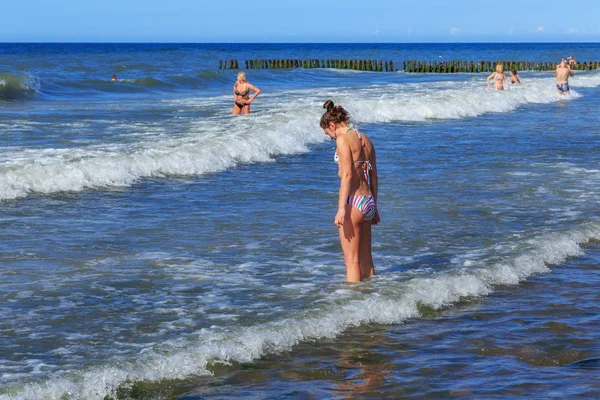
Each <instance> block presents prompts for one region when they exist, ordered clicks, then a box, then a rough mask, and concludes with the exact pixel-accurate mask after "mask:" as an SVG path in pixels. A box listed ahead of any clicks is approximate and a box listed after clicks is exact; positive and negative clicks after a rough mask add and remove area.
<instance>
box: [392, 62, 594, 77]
mask: <svg viewBox="0 0 600 400" xmlns="http://www.w3.org/2000/svg"><path fill="white" fill-rule="evenodd" d="M498 64H502V65H503V66H504V70H505V71H508V70H511V69H516V70H517V71H554V70H555V69H556V66H557V65H558V64H559V63H556V62H533V61H463V60H451V61H419V60H410V61H404V62H403V63H402V67H403V70H404V72H420V73H440V74H449V73H471V72H472V73H475V72H494V71H495V70H496V65H498ZM599 67H600V62H598V61H593V62H592V61H585V62H580V63H577V64H575V65H572V66H571V69H573V70H580V71H582V70H593V69H597V68H599Z"/></svg>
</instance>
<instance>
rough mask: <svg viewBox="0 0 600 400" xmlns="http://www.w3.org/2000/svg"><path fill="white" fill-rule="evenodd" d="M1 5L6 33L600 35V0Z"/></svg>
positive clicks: (299, 37)
mask: <svg viewBox="0 0 600 400" xmlns="http://www.w3.org/2000/svg"><path fill="white" fill-rule="evenodd" d="M0 4H1V5H2V7H1V9H2V14H3V17H2V23H1V24H0V42H198V43H204V42H227V43H231V42H236V43H248V42H325V43H330V42H358V43H361V42H367V43H381V42H394V43H397V42H400V43H411V42H600V23H599V22H598V21H599V17H600V0H572V1H567V0H560V1H559V0H515V1H512V2H509V1H507V2H500V1H498V0H495V1H491V0H479V1H475V0H420V1H419V0H416V1H415V0H410V1H406V0H371V1H369V0H345V1H341V0H340V1H338V0H318V1H317V0H297V1H289V0H248V1H220V0H213V1H207V0H170V1H164V0H160V1H159V0H120V1H117V0H103V1H101V2H100V1H97V0H55V1H49V0H0ZM511 4H512V5H511Z"/></svg>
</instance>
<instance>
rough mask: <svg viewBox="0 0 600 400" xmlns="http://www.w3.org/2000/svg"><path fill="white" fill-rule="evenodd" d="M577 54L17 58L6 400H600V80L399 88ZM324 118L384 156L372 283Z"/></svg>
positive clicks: (2, 135)
mask: <svg viewBox="0 0 600 400" xmlns="http://www.w3.org/2000/svg"><path fill="white" fill-rule="evenodd" d="M569 55H574V57H575V59H576V60H578V61H600V44H598V43H544V44H540V43H473V44H452V43H444V44H431V43H430V44H391V43H388V44H125V43H121V44H101V43H96V44H77V43H69V44H51V43H41V44H36V43H27V44H19V43H10V44H9V43H3V44H0V400H49V399H57V400H76V399H85V400H116V399H147V400H150V399H152V400H154V399H178V400H200V399H292V398H298V399H350V398H351V399H455V398H460V399H553V398H556V399H566V398H569V399H593V398H600V344H599V343H600V215H599V210H600V128H599V127H600V113H599V112H598V110H599V109H600V71H597V70H596V71H577V72H576V73H575V75H574V76H573V77H572V78H570V81H569V83H570V86H571V95H570V96H560V95H558V94H557V93H556V89H555V79H554V76H553V73H552V72H538V71H519V74H520V77H521V81H522V84H521V85H514V86H510V87H509V88H507V90H504V91H488V90H487V89H486V78H487V76H488V73H453V74H418V73H405V72H403V71H402V70H401V66H402V62H403V61H406V60H423V61H427V60H430V61H448V60H471V61H479V60H491V61H494V60H511V61H512V60H514V61H534V62H538V61H540V62H542V61H543V62H557V61H559V60H560V59H561V58H562V57H567V56H569ZM232 59H236V60H238V61H239V65H240V67H241V68H242V70H244V71H245V72H246V74H247V77H248V81H249V82H250V83H251V84H253V85H255V86H256V87H258V88H260V90H261V94H260V96H259V97H258V98H257V99H256V100H255V101H254V102H253V103H252V110H251V111H252V112H251V114H250V115H247V116H236V117H234V116H232V115H231V110H232V105H233V84H234V82H235V80H236V76H237V73H238V70H237V69H235V70H234V69H227V70H222V69H219V61H220V60H232ZM255 59H256V60H262V59H300V60H304V59H319V60H321V59H326V60H329V59H345V60H348V59H368V60H379V59H381V60H384V61H388V60H390V61H393V62H394V66H395V68H397V69H398V71H393V72H366V71H353V70H344V69H333V68H328V69H320V68H307V69H303V68H293V69H292V68H290V69H250V70H246V69H245V68H244V67H245V65H244V60H255ZM112 74H116V75H117V78H118V79H117V81H116V82H111V80H110V78H111V75H112ZM328 99H331V100H333V101H334V102H335V103H336V104H339V105H342V106H343V107H345V108H346V109H347V110H348V111H349V112H350V115H351V119H352V121H353V122H354V124H355V125H356V126H358V128H359V129H360V130H361V131H362V132H364V133H365V134H367V135H368V136H369V137H370V138H371V140H372V142H373V143H374V146H375V148H376V151H377V163H378V172H379V182H380V186H379V199H378V201H379V204H378V206H379V210H380V215H381V224H380V225H378V226H375V227H374V228H373V258H374V262H375V270H376V276H375V277H374V278H373V279H370V280H368V281H365V282H361V283H358V284H349V283H347V282H346V279H345V266H344V262H343V258H342V253H341V249H340V244H339V238H338V234H337V228H336V227H335V226H334V224H333V219H334V216H335V212H336V208H337V197H338V190H339V180H338V177H337V166H336V164H335V163H334V161H333V155H334V150H335V143H334V142H332V141H331V140H329V138H328V137H327V136H326V135H325V134H324V132H323V130H322V129H321V128H320V127H319V119H320V117H321V115H322V114H323V112H324V109H323V108H322V105H323V103H324V102H325V101H326V100H328Z"/></svg>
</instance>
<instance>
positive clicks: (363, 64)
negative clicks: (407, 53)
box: [219, 59, 394, 72]
mask: <svg viewBox="0 0 600 400" xmlns="http://www.w3.org/2000/svg"><path fill="white" fill-rule="evenodd" d="M242 66H244V67H245V69H285V68H304V69H309V68H337V69H352V70H356V71H373V72H384V71H386V72H391V71H394V62H393V61H383V60H340V59H338V60H325V59H303V60H298V59H289V60H281V59H278V60H244V63H243V64H242ZM219 69H240V64H239V63H238V61H237V60H220V61H219Z"/></svg>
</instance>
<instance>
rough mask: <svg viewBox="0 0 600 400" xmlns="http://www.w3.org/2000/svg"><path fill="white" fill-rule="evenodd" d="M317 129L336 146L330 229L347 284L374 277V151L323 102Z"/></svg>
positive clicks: (346, 116) (341, 113)
mask: <svg viewBox="0 0 600 400" xmlns="http://www.w3.org/2000/svg"><path fill="white" fill-rule="evenodd" d="M323 108H325V109H327V111H326V112H325V114H323V116H322V117H321V121H320V126H321V128H322V129H323V131H324V132H325V134H326V135H327V136H329V138H330V139H331V140H334V141H335V142H336V152H335V155H334V160H335V162H336V163H337V164H338V176H339V177H340V190H339V196H338V211H337V213H336V215H335V218H334V225H336V226H337V227H338V231H339V237H340V243H341V246H342V252H343V253H344V262H345V264H346V279H347V280H348V282H359V281H362V280H363V279H367V278H370V277H371V276H373V275H374V274H375V267H374V265H373V255H372V252H371V227H372V225H376V224H378V223H379V222H380V217H379V210H378V208H377V190H378V177H377V163H376V158H375V147H374V146H373V143H372V142H371V140H370V139H369V137H368V136H367V135H365V134H364V133H362V132H359V131H358V130H357V129H356V128H355V127H354V126H353V125H352V124H351V123H350V117H349V114H348V112H347V111H346V110H345V109H344V108H343V107H341V106H335V105H334V104H333V101H331V100H327V101H326V102H325V104H324V105H323Z"/></svg>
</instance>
